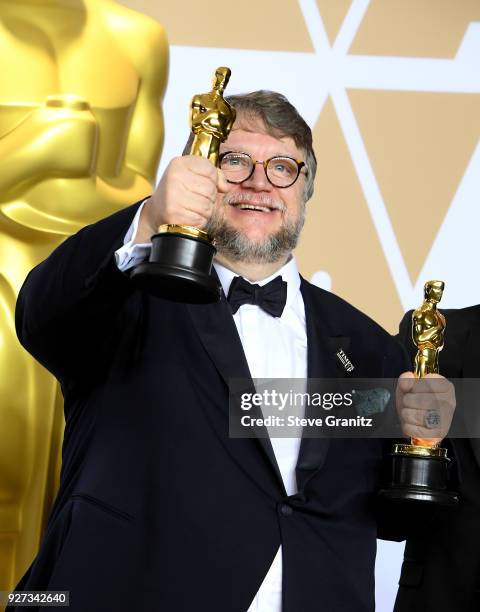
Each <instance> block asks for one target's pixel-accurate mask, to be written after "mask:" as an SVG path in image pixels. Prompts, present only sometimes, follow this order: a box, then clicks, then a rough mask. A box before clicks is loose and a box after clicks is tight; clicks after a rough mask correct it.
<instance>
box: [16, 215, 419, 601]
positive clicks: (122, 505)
mask: <svg viewBox="0 0 480 612" xmlns="http://www.w3.org/2000/svg"><path fill="white" fill-rule="evenodd" d="M136 209H137V207H136V206H134V207H131V208H129V209H125V210H123V211H121V212H119V213H117V214H115V215H113V216H112V217H109V218H107V219H105V220H103V221H101V222H99V223H97V224H95V225H92V226H89V227H86V228H85V229H83V230H82V231H80V232H79V233H78V234H77V235H76V236H74V237H72V238H70V239H68V240H67V241H65V243H63V244H62V245H61V246H60V247H59V248H58V249H57V250H56V251H54V252H53V253H52V255H51V256H50V257H49V258H48V259H47V260H46V261H44V262H43V263H42V264H40V265H39V266H38V267H36V268H35V269H34V270H33V271H32V272H31V273H30V275H29V276H28V278H27V280H26V282H25V285H24V287H23V289H22V291H21V294H20V297H19V301H18V308H17V318H16V323H17V330H18V335H19V338H20V340H21V342H22V343H23V345H24V346H25V347H26V348H27V349H28V350H29V351H30V352H31V353H32V354H33V355H34V356H35V357H36V358H37V359H38V360H39V361H40V362H41V363H43V364H44V365H45V367H47V368H48V369H49V370H50V371H51V372H53V373H54V374H55V376H56V377H57V378H58V380H59V381H60V383H61V385H62V389H63V392H64V396H65V416H66V430H65V439H64V446H63V466H62V478H61V487H60V491H59V494H58V498H57V500H56V503H55V505H54V509H53V512H52V515H51V519H50V522H49V526H48V529H47V532H46V535H45V538H44V541H43V544H42V546H41V549H40V551H39V554H38V556H37V558H36V559H35V561H34V562H33V564H32V566H31V567H30V569H29V570H28V572H27V574H26V575H25V576H24V578H23V579H22V581H21V583H20V585H19V588H22V589H29V590H32V589H37V590H47V589H50V590H52V589H64V590H69V591H70V599H71V608H70V609H71V610H72V612H97V611H98V612H104V611H110V610H111V611H112V612H113V611H114V612H127V611H129V612H130V611H131V610H135V611H136V612H143V611H144V612H152V611H153V610H159V611H160V610H161V611H165V612H192V611H193V610H195V612H245V610H247V608H248V606H249V604H250V603H251V600H252V599H253V597H254V595H255V593H256V592H257V590H258V588H259V587H260V584H261V582H262V580H263V578H264V577H265V575H266V573H267V570H268V568H269V567H270V565H271V563H272V560H273V558H274V556H275V554H276V551H277V549H278V547H279V546H280V545H282V547H283V549H282V550H283V610H284V612H317V611H318V612H320V611H321V612H372V611H373V609H374V578H373V569H374V559H375V549H376V537H377V531H378V530H379V529H380V528H383V527H381V526H380V527H379V525H380V522H379V518H378V512H377V511H376V506H375V497H376V491H377V489H378V487H379V482H378V481H379V476H380V469H381V462H382V457H383V455H384V447H385V444H384V442H383V441H382V440H370V441H367V440H338V439H337V440H331V441H328V440H325V439H323V440H318V439H304V440H303V441H302V444H301V449H300V453H299V458H298V464H297V468H296V471H297V481H298V486H299V493H298V494H296V495H293V496H290V497H288V496H287V495H286V492H285V489H284V486H283V483H282V480H281V477H280V474H279V470H278V467H277V464H276V462H275V458H274V454H273V451H272V447H271V444H270V441H269V440H268V439H230V438H229V436H228V380H229V378H239V377H249V376H250V373H249V371H248V366H247V363H246V359H245V356H244V354H243V349H242V346H241V343H240V339H239V337H238V334H237V330H236V327H235V323H234V320H233V317H232V314H231V311H230V308H229V305H228V303H227V302H226V301H225V298H224V297H223V298H222V300H221V301H220V302H219V303H217V304H210V305H185V304H176V303H172V302H167V301H164V300H161V299H158V298H154V297H151V296H149V295H147V294H144V293H141V292H140V291H138V290H136V289H135V287H134V286H133V284H132V283H131V282H130V280H129V278H128V276H127V275H125V274H123V273H121V272H120V271H119V270H118V269H117V267H116V265H115V263H114V258H113V253H114V251H115V250H116V249H117V248H118V247H119V246H120V245H121V244H122V242H123V237H124V235H125V233H126V231H127V229H128V227H129V226H130V223H131V221H132V219H133V216H134V214H135V212H136ZM301 291H302V294H303V299H304V302H305V310H306V326H307V334H308V374H309V376H310V377H336V376H345V375H348V373H347V372H346V370H345V369H344V368H343V367H342V366H341V364H340V363H339V361H338V359H337V358H336V356H335V354H336V352H337V351H338V350H339V349H340V348H342V349H343V350H344V351H345V353H346V354H347V355H348V357H349V359H350V360H351V362H352V363H353V364H354V366H355V370H354V372H353V373H352V374H351V375H355V376H360V377H370V376H371V377H379V376H385V377H396V376H397V375H398V374H399V373H400V372H401V371H403V370H405V369H408V359H407V356H406V353H405V351H404V349H403V348H402V347H401V345H400V344H399V343H397V341H396V340H394V339H392V338H391V337H390V336H389V335H388V334H387V333H386V332H385V331H384V330H383V329H381V328H380V327H379V326H378V325H376V324H375V323H374V322H373V321H372V320H370V319H369V318H368V317H366V316H365V315H363V314H362V313H360V312H359V311H357V310H356V309H355V308H353V307H352V306H350V305H349V304H347V303H346V302H344V301H343V300H341V299H340V298H338V297H336V296H334V295H332V294H330V293H327V292H325V291H322V290H321V289H319V288H317V287H314V286H313V285H311V284H309V283H308V282H306V281H304V280H302V285H301ZM392 524H393V529H392V527H391V525H392ZM385 525H386V526H385V527H384V528H383V529H384V530H385V531H384V532H382V535H384V536H386V537H392V538H402V537H403V535H404V534H403V531H402V530H401V529H399V530H396V528H395V521H393V522H392V521H391V520H390V519H389V520H386V521H385ZM389 525H390V527H389ZM387 530H389V531H388V533H387Z"/></svg>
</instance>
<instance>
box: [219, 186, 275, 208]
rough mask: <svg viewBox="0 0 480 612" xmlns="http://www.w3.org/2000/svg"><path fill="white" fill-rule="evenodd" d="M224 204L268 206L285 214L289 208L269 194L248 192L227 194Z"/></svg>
mask: <svg viewBox="0 0 480 612" xmlns="http://www.w3.org/2000/svg"><path fill="white" fill-rule="evenodd" d="M223 203H224V204H230V205H233V206H234V205H235V204H252V205H253V206H255V205H257V206H268V207H269V208H273V209H275V210H279V211H280V212H285V211H286V210H287V207H286V206H285V204H284V203H283V202H282V201H281V200H278V199H276V198H272V197H271V196H269V195H267V194H256V193H250V192H248V191H245V192H239V193H227V194H225V196H224V197H223Z"/></svg>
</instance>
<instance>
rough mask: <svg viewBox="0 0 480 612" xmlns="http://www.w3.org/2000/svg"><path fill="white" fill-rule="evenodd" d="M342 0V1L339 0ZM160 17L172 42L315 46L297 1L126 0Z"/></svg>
mask: <svg viewBox="0 0 480 612" xmlns="http://www.w3.org/2000/svg"><path fill="white" fill-rule="evenodd" d="M335 1H336V0H335ZM120 4H124V5H125V6H129V7H130V8H133V9H135V10H137V11H141V12H143V13H145V14H146V15H150V17H154V18H155V19H156V20H157V21H159V22H160V23H161V24H162V25H163V27H164V28H165V30H166V32H167V34H168V39H169V41H170V44H172V45H187V46H195V47H220V48H222V47H223V48H228V49H257V50H271V51H305V52H311V51H313V45H312V42H311V40H310V36H309V34H308V30H307V28H306V25H305V21H304V19H303V14H302V11H301V10H300V7H299V4H298V2H297V0H242V1H241V2H221V3H218V4H217V3H209V2H206V3H205V2H198V1H192V0H174V1H173V2H162V1H159V0H120Z"/></svg>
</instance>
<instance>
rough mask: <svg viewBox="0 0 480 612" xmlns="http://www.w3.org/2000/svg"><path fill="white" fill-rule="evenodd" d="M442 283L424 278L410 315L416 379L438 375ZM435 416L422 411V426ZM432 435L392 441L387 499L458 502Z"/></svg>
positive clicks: (434, 420) (445, 459) (442, 323)
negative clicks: (419, 298) (417, 302)
mask: <svg viewBox="0 0 480 612" xmlns="http://www.w3.org/2000/svg"><path fill="white" fill-rule="evenodd" d="M444 287H445V283H444V282H443V281H427V282H426V283H425V287H424V296H425V299H424V301H423V303H422V304H421V306H419V308H417V309H416V310H415V311H414V312H413V314H412V340H413V343H414V344H415V346H416V347H417V354H416V355H415V361H414V373H415V376H416V377H417V378H423V377H424V376H426V375H427V374H438V373H439V368H438V354H439V353H440V351H441V350H442V349H443V344H444V337H445V327H446V321H445V317H444V316H443V314H442V313H441V312H440V311H439V310H438V309H437V304H438V302H440V300H441V299H442V295H443V290H444ZM439 418H440V417H439V415H438V413H437V412H436V411H434V410H431V411H430V410H427V412H426V416H425V419H426V423H425V424H426V426H427V427H432V428H433V427H435V426H436V425H438V419H439ZM439 442H440V440H437V439H435V438H412V439H411V440H410V443H409V444H405V443H403V444H394V445H393V449H392V453H391V457H392V473H391V482H390V484H389V486H388V487H387V488H386V489H383V490H382V491H380V494H381V495H382V496H384V497H387V498H390V499H399V500H415V501H429V502H434V503H437V504H442V505H446V506H452V505H455V504H456V503H457V502H458V496H457V494H456V493H454V492H452V491H448V490H447V470H448V465H449V463H450V459H449V458H448V456H447V449H446V448H442V447H441V446H439V445H438V444H439Z"/></svg>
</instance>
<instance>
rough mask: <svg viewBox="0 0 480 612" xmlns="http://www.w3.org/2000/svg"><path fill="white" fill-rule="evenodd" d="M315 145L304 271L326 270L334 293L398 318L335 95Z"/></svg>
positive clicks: (301, 250)
mask: <svg viewBox="0 0 480 612" xmlns="http://www.w3.org/2000/svg"><path fill="white" fill-rule="evenodd" d="M314 147H315V151H316V154H317V160H318V173H317V179H316V185H315V194H314V196H313V198H312V199H311V200H310V201H309V202H308V204H307V223H306V224H305V228H304V230H303V234H302V238H301V240H300V244H299V247H298V248H297V252H296V253H297V257H298V259H299V261H300V269H301V271H302V274H303V275H304V276H305V277H306V278H311V276H312V274H313V273H314V272H316V271H317V270H326V271H328V273H329V274H330V276H331V278H332V288H331V289H332V291H333V292H334V293H336V294H338V295H340V296H343V297H345V299H350V301H352V302H353V304H354V305H355V306H356V307H357V308H359V309H360V310H363V311H365V312H368V314H369V315H370V316H371V317H373V318H374V319H376V320H377V321H380V322H382V321H384V320H385V316H386V315H387V316H388V317H389V319H390V320H392V321H397V322H398V321H399V320H400V318H401V315H402V314H403V309H402V306H401V304H400V300H399V298H398V294H397V291H396V288H395V284H394V281H393V278H392V275H391V274H390V271H389V269H388V267H387V264H386V261H385V257H384V255H383V251H382V247H381V245H380V242H379V240H378V236H377V233H376V231H375V228H374V226H373V223H372V219H371V216H370V211H369V209H368V206H367V203H366V201H365V198H364V196H363V193H362V190H361V187H360V184H359V181H358V177H357V174H356V172H355V169H354V167H353V165H352V160H351V157H350V153H349V151H348V148H347V144H346V142H345V138H344V136H343V132H342V130H341V127H340V124H339V122H338V118H337V115H336V113H335V109H334V107H333V104H332V103H331V101H330V99H329V100H328V101H327V102H326V104H325V106H324V108H323V110H322V113H321V115H320V117H319V120H318V122H317V124H316V126H315V128H314ZM352 296H355V297H354V299H352Z"/></svg>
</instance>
